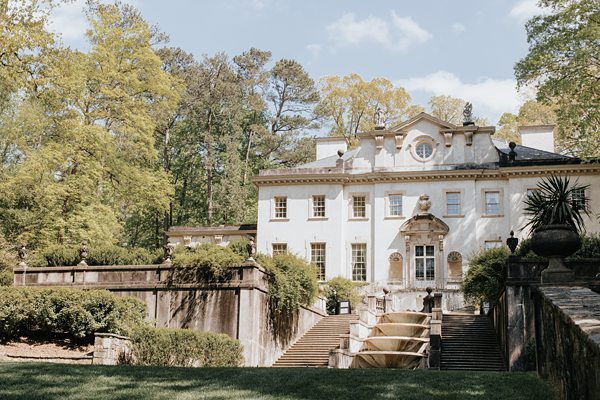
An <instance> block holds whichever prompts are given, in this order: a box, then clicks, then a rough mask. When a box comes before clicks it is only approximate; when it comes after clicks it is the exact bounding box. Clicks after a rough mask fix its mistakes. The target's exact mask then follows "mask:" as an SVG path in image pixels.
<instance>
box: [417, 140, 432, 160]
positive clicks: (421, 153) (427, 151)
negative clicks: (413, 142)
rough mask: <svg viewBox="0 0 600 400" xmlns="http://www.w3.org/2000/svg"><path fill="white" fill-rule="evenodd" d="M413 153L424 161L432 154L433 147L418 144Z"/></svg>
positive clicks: (427, 144)
mask: <svg viewBox="0 0 600 400" xmlns="http://www.w3.org/2000/svg"><path fill="white" fill-rule="evenodd" d="M415 153H417V157H419V158H421V159H423V160H425V159H427V158H429V157H431V155H432V154H433V147H431V145H430V144H429V143H419V144H417V147H416V148H415Z"/></svg>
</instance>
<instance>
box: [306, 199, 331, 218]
mask: <svg viewBox="0 0 600 400" xmlns="http://www.w3.org/2000/svg"><path fill="white" fill-rule="evenodd" d="M315 197H322V198H323V215H322V216H317V215H315ZM309 209H310V211H309V215H308V219H321V220H322V219H327V196H325V195H324V194H313V195H312V196H310V204H309Z"/></svg>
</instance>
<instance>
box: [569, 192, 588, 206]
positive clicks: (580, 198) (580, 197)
mask: <svg viewBox="0 0 600 400" xmlns="http://www.w3.org/2000/svg"><path fill="white" fill-rule="evenodd" d="M571 199H572V200H573V204H575V205H577V207H579V209H581V210H583V209H585V207H586V201H585V200H586V199H585V189H576V190H573V192H571Z"/></svg>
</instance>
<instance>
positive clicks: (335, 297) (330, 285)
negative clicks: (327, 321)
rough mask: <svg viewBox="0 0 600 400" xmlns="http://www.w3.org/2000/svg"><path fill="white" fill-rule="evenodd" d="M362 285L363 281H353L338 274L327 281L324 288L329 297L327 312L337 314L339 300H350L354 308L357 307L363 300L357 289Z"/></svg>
mask: <svg viewBox="0 0 600 400" xmlns="http://www.w3.org/2000/svg"><path fill="white" fill-rule="evenodd" d="M362 285H363V284H362V283H358V282H353V281H351V280H350V279H346V278H342V277H341V276H336V277H335V278H333V279H331V280H330V281H329V282H327V285H325V287H324V289H323V294H324V295H325V297H326V298H327V312H328V313H329V314H335V308H336V305H337V302H338V301H339V300H350V303H351V304H352V308H354V307H356V305H357V304H359V303H360V302H361V300H362V298H361V296H360V295H359V294H358V290H357V289H358V288H359V287H360V286H362Z"/></svg>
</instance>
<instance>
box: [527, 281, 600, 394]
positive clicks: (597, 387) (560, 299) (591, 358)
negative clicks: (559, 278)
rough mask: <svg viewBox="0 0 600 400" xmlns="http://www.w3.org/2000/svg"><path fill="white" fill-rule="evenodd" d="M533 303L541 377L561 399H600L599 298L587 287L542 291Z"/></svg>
mask: <svg viewBox="0 0 600 400" xmlns="http://www.w3.org/2000/svg"><path fill="white" fill-rule="evenodd" d="M534 301H535V303H536V315H535V325H536V347H537V349H536V353H537V368H538V374H539V375H540V376H541V377H543V378H545V379H548V380H550V381H551V382H552V384H553V385H554V386H555V387H556V388H557V389H558V390H559V393H560V396H561V399H565V400H571V399H572V400H576V399H577V400H579V399H592V400H597V399H600V295H599V294H597V293H595V292H592V291H591V290H590V289H588V288H585V287H540V288H539V289H538V290H537V291H536V292H535V293H534Z"/></svg>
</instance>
